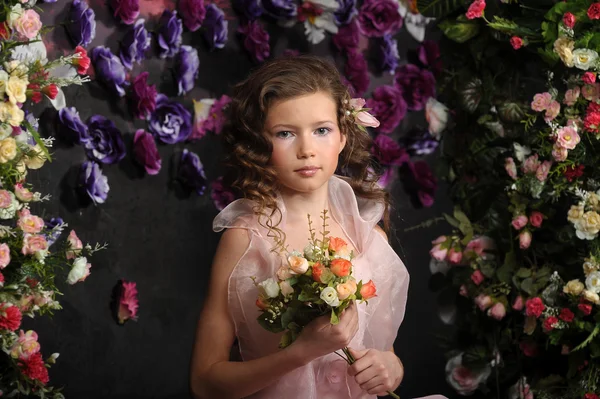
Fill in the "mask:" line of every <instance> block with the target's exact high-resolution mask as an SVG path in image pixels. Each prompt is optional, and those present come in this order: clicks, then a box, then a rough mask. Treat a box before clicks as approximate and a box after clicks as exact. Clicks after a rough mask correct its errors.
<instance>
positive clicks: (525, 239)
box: [519, 230, 531, 249]
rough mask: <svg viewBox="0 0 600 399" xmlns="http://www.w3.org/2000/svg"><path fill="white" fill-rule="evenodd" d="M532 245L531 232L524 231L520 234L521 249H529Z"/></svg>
mask: <svg viewBox="0 0 600 399" xmlns="http://www.w3.org/2000/svg"><path fill="white" fill-rule="evenodd" d="M530 245H531V232H530V231H529V230H523V231H522V232H521V233H520V234H519V248H521V249H527V248H529V246H530Z"/></svg>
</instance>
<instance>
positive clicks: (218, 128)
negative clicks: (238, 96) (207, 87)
mask: <svg viewBox="0 0 600 399" xmlns="http://www.w3.org/2000/svg"><path fill="white" fill-rule="evenodd" d="M230 102H231V98H230V97H229V96H227V95H225V94H223V95H222V96H221V98H219V99H218V100H217V101H215V103H214V104H213V105H212V106H211V107H210V112H209V116H208V118H207V119H206V120H205V121H204V131H209V132H213V133H214V134H221V132H222V131H223V125H225V113H224V112H223V111H224V110H225V109H226V108H227V106H228V105H229V103H230Z"/></svg>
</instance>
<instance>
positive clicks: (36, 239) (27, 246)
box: [21, 234, 48, 258]
mask: <svg viewBox="0 0 600 399" xmlns="http://www.w3.org/2000/svg"><path fill="white" fill-rule="evenodd" d="M47 250H48V242H47V241H46V238H45V237H44V236H41V235H36V234H24V235H23V248H22V250H21V252H22V253H23V255H36V256H41V257H42V258H43V257H45V255H46V251H47Z"/></svg>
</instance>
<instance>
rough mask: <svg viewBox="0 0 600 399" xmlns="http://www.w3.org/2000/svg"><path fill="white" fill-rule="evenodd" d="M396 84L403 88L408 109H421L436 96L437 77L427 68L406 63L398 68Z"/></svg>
mask: <svg viewBox="0 0 600 399" xmlns="http://www.w3.org/2000/svg"><path fill="white" fill-rule="evenodd" d="M395 80H396V85H397V86H398V88H400V89H401V91H402V95H403V97H404V100H405V101H406V104H407V106H408V109H409V110H411V111H420V110H422V109H423V108H424V107H425V104H426V103H427V100H428V99H429V98H430V97H434V96H435V77H434V76H433V74H432V73H431V72H430V71H428V70H425V69H420V68H419V67H418V66H416V65H412V64H406V65H402V66H400V67H398V68H397V69H396V79H395Z"/></svg>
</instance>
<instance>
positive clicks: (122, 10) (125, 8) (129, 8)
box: [110, 0, 140, 25]
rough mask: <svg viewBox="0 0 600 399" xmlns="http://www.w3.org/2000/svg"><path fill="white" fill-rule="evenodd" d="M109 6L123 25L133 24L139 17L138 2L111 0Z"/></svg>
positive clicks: (134, 0) (132, 0)
mask: <svg viewBox="0 0 600 399" xmlns="http://www.w3.org/2000/svg"><path fill="white" fill-rule="evenodd" d="M110 5H111V7H112V9H113V10H114V11H115V13H114V16H115V17H119V19H120V20H121V22H123V23H124V24H127V25H131V24H133V23H134V22H135V20H136V19H137V17H138V16H139V15H140V0H111V2H110Z"/></svg>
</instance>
